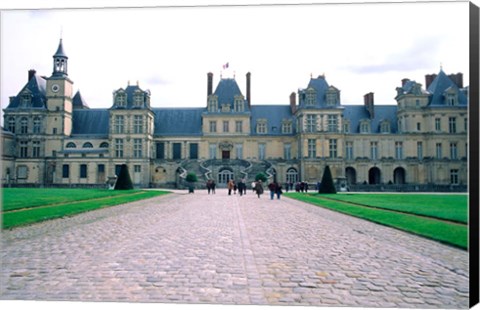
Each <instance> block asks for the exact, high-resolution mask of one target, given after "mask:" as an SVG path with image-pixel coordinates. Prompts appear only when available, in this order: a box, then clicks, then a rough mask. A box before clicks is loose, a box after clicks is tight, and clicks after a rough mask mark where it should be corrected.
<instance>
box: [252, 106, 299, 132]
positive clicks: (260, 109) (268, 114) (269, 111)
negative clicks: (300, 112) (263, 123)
mask: <svg viewBox="0 0 480 310" xmlns="http://www.w3.org/2000/svg"><path fill="white" fill-rule="evenodd" d="M251 113H252V114H251V117H252V118H251V124H250V125H251V134H252V135H290V134H283V133H282V121H283V120H284V119H287V120H291V121H292V134H295V132H296V122H295V121H294V117H293V115H292V111H291V108H290V106H289V105H254V106H252V107H251ZM262 118H264V119H267V126H268V129H267V134H257V132H256V128H257V121H258V119H262Z"/></svg>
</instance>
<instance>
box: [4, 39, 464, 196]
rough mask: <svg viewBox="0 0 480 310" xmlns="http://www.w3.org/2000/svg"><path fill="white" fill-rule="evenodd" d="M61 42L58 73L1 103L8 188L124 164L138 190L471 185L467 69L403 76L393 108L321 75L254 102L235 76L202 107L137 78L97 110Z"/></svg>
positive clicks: (60, 182)
mask: <svg viewBox="0 0 480 310" xmlns="http://www.w3.org/2000/svg"><path fill="white" fill-rule="evenodd" d="M68 61H69V59H68V57H67V55H66V54H65V52H64V49H63V44H62V41H61V40H60V44H59V46H58V49H57V51H56V53H55V54H54V55H53V73H52V75H51V76H50V77H45V76H40V75H38V74H37V73H36V72H35V71H34V70H30V71H29V72H28V81H27V83H26V85H25V86H24V87H23V88H22V89H21V90H20V91H19V93H18V94H17V95H16V96H13V97H10V102H9V103H8V105H7V107H6V108H5V109H4V128H2V180H3V184H4V185H7V186H8V185H11V186H16V185H41V186H105V182H106V181H107V179H108V178H109V177H113V176H115V175H116V174H117V173H118V169H119V167H120V166H121V165H122V164H127V165H128V167H129V171H130V175H131V177H132V181H133V182H134V184H135V185H136V186H138V187H176V186H181V185H182V182H183V181H182V180H183V179H184V177H185V175H186V173H187V172H195V173H196V174H197V175H198V176H199V178H200V180H201V181H205V180H207V179H214V180H216V181H217V183H218V184H220V185H222V184H225V183H226V182H227V180H229V179H231V178H234V179H240V178H246V179H247V180H248V181H251V180H253V178H254V177H255V175H256V174H258V173H260V172H262V173H264V174H266V175H268V176H269V177H270V178H272V179H276V180H277V181H279V182H282V183H285V182H293V183H295V182H298V181H306V182H309V183H316V182H317V181H319V180H320V179H321V177H322V174H323V170H324V168H325V166H326V165H328V166H330V168H331V171H332V175H333V177H334V178H335V179H336V180H337V182H338V184H339V185H340V184H348V186H349V187H350V189H360V190H374V189H375V190H378V189H380V190H382V189H386V190H388V189H392V190H466V184H467V164H468V161H467V152H468V144H467V128H468V87H464V86H463V80H462V74H461V73H458V74H453V75H447V74H446V73H445V72H443V70H440V72H439V73H438V74H429V75H426V84H425V88H423V87H422V84H420V83H417V82H415V81H410V80H408V79H404V80H402V81H401V85H400V86H398V87H397V88H396V90H397V96H396V98H395V99H396V101H397V105H378V104H375V102H374V95H373V93H368V94H366V95H365V97H364V103H363V104H360V105H343V104H342V102H341V97H340V90H339V89H337V88H336V87H335V86H333V85H330V84H328V83H327V80H326V78H325V76H323V75H322V76H318V77H316V78H311V79H310V81H309V83H308V85H306V87H305V88H304V89H299V90H298V91H297V92H296V93H292V94H291V96H290V104H283V105H282V104H279V105H254V104H252V100H251V89H250V85H251V74H250V73H247V76H246V78H247V82H246V89H245V94H246V95H243V93H242V91H241V89H240V87H239V85H238V84H237V82H236V80H235V79H231V78H221V79H220V81H219V82H218V84H217V86H216V88H215V90H214V89H213V85H214V83H213V74H212V73H208V74H207V96H206V98H205V99H206V105H205V107H200V108H160V107H158V106H161V102H160V103H156V104H155V105H152V104H151V100H152V94H151V93H150V92H149V91H148V90H143V89H141V88H140V86H139V85H138V83H137V85H128V86H127V87H126V88H119V89H118V90H116V91H115V92H114V93H113V100H112V103H111V106H110V107H107V108H102V109H91V108H89V107H88V104H87V103H86V102H85V100H84V98H83V97H82V95H81V94H80V93H79V92H76V93H74V88H73V81H72V80H71V79H70V77H69V75H68Z"/></svg>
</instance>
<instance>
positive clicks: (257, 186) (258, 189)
mask: <svg viewBox="0 0 480 310" xmlns="http://www.w3.org/2000/svg"><path fill="white" fill-rule="evenodd" d="M254 191H255V192H256V193H257V196H258V198H260V195H261V194H263V185H262V180H258V182H257V183H255V187H254Z"/></svg>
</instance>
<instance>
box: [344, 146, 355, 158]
mask: <svg viewBox="0 0 480 310" xmlns="http://www.w3.org/2000/svg"><path fill="white" fill-rule="evenodd" d="M345 146H346V150H345V151H346V154H345V156H346V158H347V159H353V142H347V143H346V145H345Z"/></svg>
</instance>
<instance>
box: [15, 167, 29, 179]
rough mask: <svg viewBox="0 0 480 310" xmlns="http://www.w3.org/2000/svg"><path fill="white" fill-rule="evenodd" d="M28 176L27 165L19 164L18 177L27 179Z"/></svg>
mask: <svg viewBox="0 0 480 310" xmlns="http://www.w3.org/2000/svg"><path fill="white" fill-rule="evenodd" d="M26 178H28V168H27V166H18V167H17V179H26Z"/></svg>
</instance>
